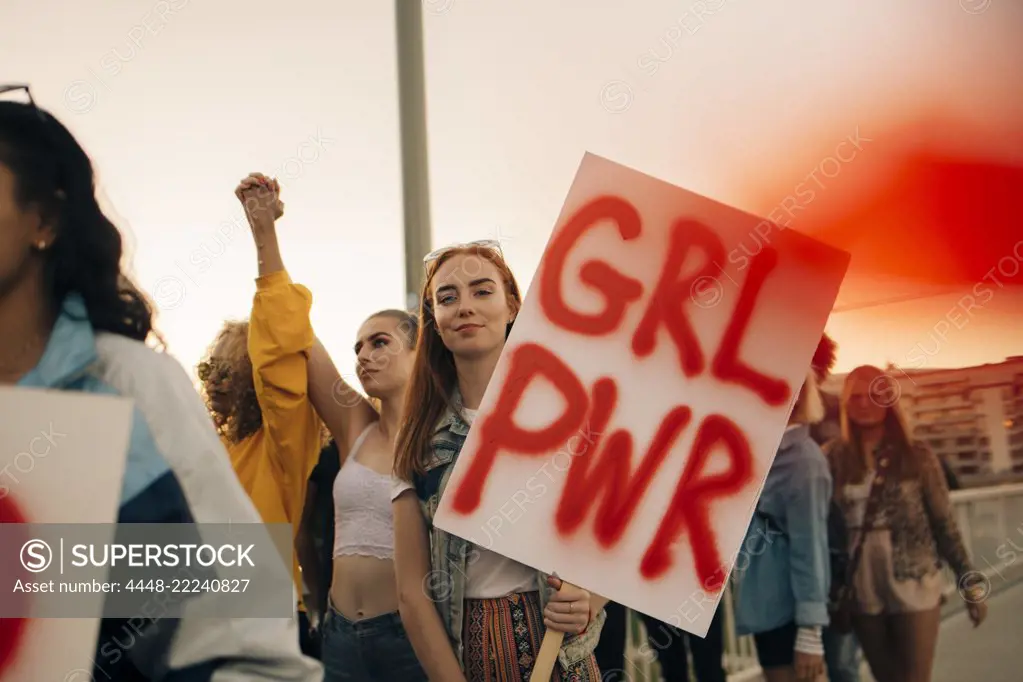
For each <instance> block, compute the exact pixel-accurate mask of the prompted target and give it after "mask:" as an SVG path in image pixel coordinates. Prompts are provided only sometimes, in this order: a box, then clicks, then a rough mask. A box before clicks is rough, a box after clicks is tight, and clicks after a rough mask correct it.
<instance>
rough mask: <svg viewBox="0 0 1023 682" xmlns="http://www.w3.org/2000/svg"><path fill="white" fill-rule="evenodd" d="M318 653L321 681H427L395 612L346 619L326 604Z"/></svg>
mask: <svg viewBox="0 0 1023 682" xmlns="http://www.w3.org/2000/svg"><path fill="white" fill-rule="evenodd" d="M322 656H323V668H324V676H323V679H324V682H393V681H395V680H401V682H406V681H407V682H427V677H426V673H425V672H423V668H422V667H421V666H420V665H419V659H418V658H417V657H416V652H415V651H413V650H412V644H411V642H409V640H408V636H407V635H406V634H405V628H404V627H403V626H402V624H401V617H400V616H399V615H398V614H397V613H385V614H383V615H381V616H374V617H373V618H366V619H364V620H359V621H350V620H348V619H347V618H345V617H344V616H343V615H341V613H340V612H339V611H337V610H336V609H335V608H334V606H333V605H332V604H331V605H329V606H328V607H327V615H326V618H325V620H324V623H323V648H322Z"/></svg>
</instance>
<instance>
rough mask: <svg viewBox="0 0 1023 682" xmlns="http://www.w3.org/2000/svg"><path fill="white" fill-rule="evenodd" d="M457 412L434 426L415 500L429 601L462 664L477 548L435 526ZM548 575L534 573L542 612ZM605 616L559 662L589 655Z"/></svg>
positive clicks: (456, 449) (457, 434)
mask: <svg viewBox="0 0 1023 682" xmlns="http://www.w3.org/2000/svg"><path fill="white" fill-rule="evenodd" d="M453 403H454V405H455V407H456V409H455V410H452V409H448V410H447V411H446V412H445V414H444V415H443V416H442V417H441V419H440V420H439V421H438V422H437V427H436V428H435V429H434V435H433V440H432V442H431V452H430V456H429V460H428V461H427V464H426V467H425V468H426V471H425V473H424V474H422V475H418V474H417V475H416V476H415V477H414V478H413V481H412V482H413V484H414V486H415V491H416V497H417V498H418V499H419V503H420V506H421V507H422V510H423V517H424V518H425V520H426V526H427V529H428V531H429V535H430V566H431V571H430V573H429V575H427V577H426V585H425V586H424V587H425V588H426V589H427V590H428V591H429V595H430V598H431V599H432V600H433V602H434V604H436V606H437V610H438V611H439V612H440V616H441V620H442V621H443V622H444V626H445V627H446V628H447V630H448V637H449V638H450V640H451V647H452V649H454V652H455V656H456V657H457V658H458V661H459V664H461V663H462V656H463V642H462V625H463V618H464V616H465V613H464V603H465V587H466V568H467V566H468V565H469V563H470V562H472V561H474V560H475V557H476V556H478V552H477V550H476V546H475V545H473V544H472V543H470V542H468V541H467V540H463V539H462V538H460V537H457V536H455V535H451V534H449V533H446V532H444V531H443V530H441V529H439V528H437V527H436V526H434V525H433V518H434V515H435V514H436V513H437V507H438V506H439V505H440V499H441V496H442V495H443V494H444V489H445V488H446V487H447V483H448V479H449V478H450V477H451V472H452V471H453V470H454V464H455V462H456V461H457V459H458V454H459V453H460V452H461V450H462V446H463V445H464V444H465V438H466V436H467V435H468V434H469V426H468V425H467V424H466V423H465V422H464V421H463V420H462V418H461V416H460V415H459V412H460V409H461V407H460V406H461V399H460V397H459V396H458V395H457V393H456V395H455V396H453ZM547 577H548V574H547V573H543V572H542V571H537V573H536V589H537V590H538V591H539V595H540V608H541V609H543V608H546V606H547V602H548V599H549V594H550V588H549V587H548V585H547ZM605 619H606V614H605V612H604V611H603V610H601V612H600V613H599V614H597V616H596V617H595V618H594V619H593V622H592V623H590V626H589V627H588V628H587V629H586V632H584V633H582V634H581V635H566V636H565V639H564V642H563V643H562V645H561V651H560V652H559V653H558V662H559V663H560V664H561V665H562V666H563V667H564V668H566V669H567V668H569V667H571V666H573V665H575V664H576V663H578V662H579V661H582V660H584V659H585V658H586V657H588V656H590V655H591V654H592V653H593V649H594V647H596V646H597V641H598V640H599V639H600V631H601V628H602V627H603V625H604V620H605Z"/></svg>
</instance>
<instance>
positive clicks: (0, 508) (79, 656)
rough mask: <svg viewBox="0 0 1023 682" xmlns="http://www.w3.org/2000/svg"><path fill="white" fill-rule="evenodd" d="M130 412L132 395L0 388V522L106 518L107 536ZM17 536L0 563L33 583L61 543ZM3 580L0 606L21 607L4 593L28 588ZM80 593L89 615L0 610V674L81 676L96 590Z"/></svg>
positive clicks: (99, 597)
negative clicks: (3, 614) (12, 614)
mask: <svg viewBox="0 0 1023 682" xmlns="http://www.w3.org/2000/svg"><path fill="white" fill-rule="evenodd" d="M131 416H132V403H131V401H129V400H125V399H123V398H115V397H109V396H95V395H88V394H82V393H71V392H58V391H43V390H36V389H27V388H0V522H2V523H4V524H49V523H96V524H109V526H108V527H109V533H108V535H109V537H106V538H105V539H104V541H105V542H107V543H109V542H111V541H112V540H113V537H114V530H115V526H114V522H115V521H116V520H117V510H118V506H119V502H120V498H121V482H122V478H123V476H124V468H125V461H126V456H127V452H128V442H129V435H130V431H131ZM5 531H7V532H5V536H6V535H7V534H8V532H9V527H8V528H6V529H5ZM20 539H21V540H23V542H16V543H14V545H17V546H10V547H8V546H5V547H4V548H3V549H4V555H3V557H2V558H0V566H2V571H0V572H2V573H3V574H4V577H5V578H10V577H11V574H13V575H16V576H17V578H18V580H17V581H15V583H16V584H17V583H19V582H20V584H22V585H23V586H24V585H26V584H31V585H35V584H42V583H37V581H34V580H33V576H34V575H36V574H37V573H39V572H40V571H43V570H45V569H46V568H48V567H49V565H50V564H51V563H54V562H56V561H57V560H58V556H57V554H58V553H59V552H60V551H61V548H59V547H50V546H49V544H47V543H45V542H43V541H41V540H39V539H38V538H33V537H29V536H28V535H26V536H25V537H24V538H20ZM6 544H8V543H5V545H6ZM10 582H11V581H10V580H4V583H5V591H4V593H2V594H0V600H3V602H6V604H5V608H4V609H3V610H4V611H12V610H13V611H21V608H20V607H19V608H14V604H13V601H12V600H29V601H31V600H33V598H34V596H37V595H34V594H33V593H32V592H26V591H21V590H17V591H14V590H12V589H11V587H10V584H9V583H10ZM89 596H92V597H94V599H95V602H96V604H95V613H96V614H97V618H80V619H70V618H69V619H40V618H31V619H30V618H0V682H8V681H11V682H14V681H15V680H65V681H68V682H72V681H74V682H76V681H78V680H88V679H91V677H90V675H91V671H92V660H93V655H94V653H95V648H96V636H97V633H98V630H99V618H98V616H99V614H100V613H101V611H102V608H103V599H104V597H105V595H104V594H103V593H102V592H97V593H95V594H94V595H85V596H83V595H78V598H79V599H82V598H88V597H89ZM8 607H9V608H8Z"/></svg>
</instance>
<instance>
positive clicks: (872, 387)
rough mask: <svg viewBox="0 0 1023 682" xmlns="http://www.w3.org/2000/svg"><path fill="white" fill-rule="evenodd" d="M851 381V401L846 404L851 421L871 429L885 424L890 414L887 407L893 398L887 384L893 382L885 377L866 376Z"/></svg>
mask: <svg viewBox="0 0 1023 682" xmlns="http://www.w3.org/2000/svg"><path fill="white" fill-rule="evenodd" d="M850 380H851V381H852V382H853V383H852V387H851V389H850V393H849V401H848V403H846V414H847V415H848V417H849V421H850V422H852V423H853V424H855V425H856V426H859V427H860V428H871V427H875V426H879V425H881V424H883V423H884V418H885V415H886V414H887V412H888V407H887V406H888V405H890V404H891V396H890V395H889V394H888V391H889V390H890V387H888V384H887V383H886V382H888V381H892V380H891V379H889V378H888V377H885V376H883V375H878V376H877V377H874V378H871V377H869V376H864V377H858V378H855V379H850Z"/></svg>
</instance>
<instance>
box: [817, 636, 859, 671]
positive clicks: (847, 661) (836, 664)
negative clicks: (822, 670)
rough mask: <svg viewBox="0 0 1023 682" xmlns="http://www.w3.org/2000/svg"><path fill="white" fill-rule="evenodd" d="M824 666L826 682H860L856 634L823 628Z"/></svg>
mask: <svg viewBox="0 0 1023 682" xmlns="http://www.w3.org/2000/svg"><path fill="white" fill-rule="evenodd" d="M823 639H824V664H825V665H827V666H828V682H860V643H859V642H858V641H857V640H856V633H853V632H850V633H848V634H842V633H839V632H835V631H834V630H831V629H830V628H824V637H823Z"/></svg>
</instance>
